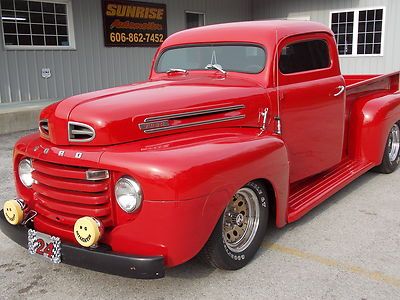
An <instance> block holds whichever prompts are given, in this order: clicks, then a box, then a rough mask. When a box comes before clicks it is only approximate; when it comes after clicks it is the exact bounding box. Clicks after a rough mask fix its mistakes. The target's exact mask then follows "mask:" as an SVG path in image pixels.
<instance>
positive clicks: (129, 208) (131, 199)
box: [114, 176, 143, 213]
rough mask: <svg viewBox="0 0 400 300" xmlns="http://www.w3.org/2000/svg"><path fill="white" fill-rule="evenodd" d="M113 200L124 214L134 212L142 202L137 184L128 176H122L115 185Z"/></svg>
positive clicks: (141, 193) (140, 190) (140, 189)
mask: <svg viewBox="0 0 400 300" xmlns="http://www.w3.org/2000/svg"><path fill="white" fill-rule="evenodd" d="M114 194H115V199H116V200H117V203H118V205H119V207H120V208H121V209H122V210H123V211H125V212H126V213H133V212H135V211H136V210H137V209H138V208H139V207H140V205H141V204H142V200H143V192H142V188H141V187H140V185H139V183H138V182H137V181H136V180H135V179H133V178H132V177H129V176H123V177H121V178H120V179H118V181H117V182H116V183H115V187H114Z"/></svg>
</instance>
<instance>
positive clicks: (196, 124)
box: [144, 115, 246, 133]
mask: <svg viewBox="0 0 400 300" xmlns="http://www.w3.org/2000/svg"><path fill="white" fill-rule="evenodd" d="M245 117H246V115H239V116H234V117H226V118H218V119H212V120H206V121H199V122H192V123H186V124H180V125H171V126H167V127H160V128H153V129H147V130H144V132H145V133H156V132H163V131H167V130H174V129H182V128H188V127H193V126H200V125H208V124H215V123H220V122H228V121H236V120H240V119H244V118H245Z"/></svg>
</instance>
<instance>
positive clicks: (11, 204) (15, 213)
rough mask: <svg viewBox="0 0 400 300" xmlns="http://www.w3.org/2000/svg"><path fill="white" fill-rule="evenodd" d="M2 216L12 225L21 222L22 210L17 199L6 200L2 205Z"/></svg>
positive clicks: (22, 217)
mask: <svg viewBox="0 0 400 300" xmlns="http://www.w3.org/2000/svg"><path fill="white" fill-rule="evenodd" d="M3 212H4V216H5V218H6V220H7V222H8V223H10V224H12V225H18V224H21V223H22V221H23V220H24V211H23V209H22V207H21V204H20V203H19V202H18V201H17V200H8V201H6V202H5V203H4V206H3Z"/></svg>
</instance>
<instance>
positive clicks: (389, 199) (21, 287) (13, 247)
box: [0, 132, 400, 299]
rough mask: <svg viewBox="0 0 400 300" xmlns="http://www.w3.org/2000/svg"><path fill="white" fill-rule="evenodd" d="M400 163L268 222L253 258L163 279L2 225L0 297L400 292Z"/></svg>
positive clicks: (3, 161)
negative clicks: (296, 216) (55, 249)
mask: <svg viewBox="0 0 400 300" xmlns="http://www.w3.org/2000/svg"><path fill="white" fill-rule="evenodd" d="M24 134H27V132H20V133H16V134H10V135H0V179H1V181H0V204H2V203H3V201H5V200H7V199H11V198H13V197H14V196H15V190H14V184H13V179H12V168H11V165H12V160H11V158H12V148H13V145H14V143H15V141H16V140H17V139H18V138H19V137H20V136H22V135H24ZM399 182H400V170H397V171H396V172H395V173H393V174H390V175H382V174H376V173H372V172H369V173H367V174H365V175H363V176H362V177H360V178H359V179H357V180H356V181H354V182H353V183H352V184H350V185H349V186H347V187H346V188H345V189H343V190H342V191H340V192H339V193H337V194H335V195H334V196H333V197H331V198H329V199H328V200H327V201H325V202H324V203H323V204H322V205H320V206H319V207H317V208H315V209H314V210H313V211H312V212H310V213H308V214H307V215H306V216H305V217H303V218H302V219H301V220H299V221H297V222H295V223H293V224H290V225H288V226H286V227H285V228H283V229H275V228H271V229H270V230H269V231H268V233H267V236H266V237H265V241H264V243H263V246H262V249H260V251H259V252H258V254H257V257H256V258H255V259H254V260H253V261H252V263H250V264H249V265H248V266H247V267H245V268H243V269H241V270H238V271H223V270H215V269H212V268H209V267H206V266H204V265H202V264H201V262H199V261H198V260H196V259H193V260H191V261H189V262H187V263H185V264H183V265H181V266H178V267H176V268H173V269H169V270H167V273H166V277H165V278H163V279H158V280H136V279H127V278H121V277H118V276H112V275H108V274H102V273H96V272H93V271H88V270H84V269H80V268H77V267H72V266H67V265H63V264H61V265H54V264H50V263H49V262H48V261H46V260H44V259H42V258H40V257H36V256H31V255H30V254H29V253H28V252H27V250H25V249H23V248H21V247H19V246H18V245H17V244H14V242H12V241H11V240H9V239H8V238H6V237H5V236H4V235H3V234H2V233H0V299H38V298H40V299H76V298H88V299H89V298H90V299H91V298H96V299H114V298H118V299H124V298H130V299H135V298H138V299H139V298H140V299H200V298H201V299H203V298H207V299H229V298H230V299H245V298H246V299H400V184H399Z"/></svg>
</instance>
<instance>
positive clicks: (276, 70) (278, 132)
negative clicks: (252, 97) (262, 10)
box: [274, 28, 282, 134]
mask: <svg viewBox="0 0 400 300" xmlns="http://www.w3.org/2000/svg"><path fill="white" fill-rule="evenodd" d="M275 45H276V53H275V74H276V100H277V101H276V104H277V116H276V117H275V118H274V119H275V121H276V130H275V133H276V134H282V130H281V103H280V92H279V62H278V60H279V43H278V28H276V29H275Z"/></svg>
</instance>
